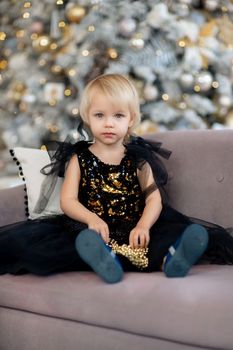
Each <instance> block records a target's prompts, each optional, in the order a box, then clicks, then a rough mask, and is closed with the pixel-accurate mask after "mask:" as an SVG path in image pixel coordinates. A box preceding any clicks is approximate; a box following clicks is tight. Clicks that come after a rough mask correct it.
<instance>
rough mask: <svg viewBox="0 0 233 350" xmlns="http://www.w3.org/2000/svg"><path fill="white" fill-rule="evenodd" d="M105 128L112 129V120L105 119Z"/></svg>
mask: <svg viewBox="0 0 233 350" xmlns="http://www.w3.org/2000/svg"><path fill="white" fill-rule="evenodd" d="M105 126H106V127H107V128H112V127H113V118H112V117H107V118H106V119H105Z"/></svg>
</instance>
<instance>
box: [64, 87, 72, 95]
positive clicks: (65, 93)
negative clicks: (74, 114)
mask: <svg viewBox="0 0 233 350" xmlns="http://www.w3.org/2000/svg"><path fill="white" fill-rule="evenodd" d="M71 94H72V92H71V89H69V88H68V89H65V91H64V95H65V96H67V97H68V96H71Z"/></svg>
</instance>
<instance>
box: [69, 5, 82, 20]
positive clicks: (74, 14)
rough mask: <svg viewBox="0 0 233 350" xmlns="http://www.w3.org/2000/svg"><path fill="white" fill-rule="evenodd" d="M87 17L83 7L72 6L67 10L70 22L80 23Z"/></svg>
mask: <svg viewBox="0 0 233 350" xmlns="http://www.w3.org/2000/svg"><path fill="white" fill-rule="evenodd" d="M85 15H86V9H85V8H84V7H83V6H79V5H72V6H70V7H68V8H67V11H66V17H67V19H68V20H69V22H72V23H80V22H81V21H82V19H83V18H84V17H85Z"/></svg>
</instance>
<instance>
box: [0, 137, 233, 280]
mask: <svg viewBox="0 0 233 350" xmlns="http://www.w3.org/2000/svg"><path fill="white" fill-rule="evenodd" d="M89 146H90V143H88V142H81V143H77V144H76V147H74V146H72V147H69V155H70V156H71V155H73V154H77V157H78V160H79V165H80V170H81V182H80V186H79V201H80V202H81V203H82V204H83V205H84V206H85V207H87V208H88V209H89V210H91V211H92V212H94V213H96V214H97V215H98V216H100V217H101V218H102V219H103V220H104V221H105V222H106V223H107V224H108V226H109V230H110V239H111V240H113V241H114V242H115V243H116V244H117V246H118V248H119V247H126V248H127V245H128V244H129V234H130V231H131V230H132V229H133V228H134V227H135V226H136V224H137V222H138V220H139V218H140V216H141V214H142V211H143V208H144V204H145V198H146V196H147V195H148V194H149V193H150V192H151V191H154V190H156V189H157V188H159V190H160V192H161V194H162V198H163V209H162V212H161V214H160V217H159V219H158V220H157V221H156V223H155V224H154V225H153V226H152V227H151V229H150V242H149V246H148V249H147V250H146V251H144V252H143V255H144V256H143V257H145V256H146V259H147V264H145V265H144V266H143V267H142V265H139V264H137V263H135V262H133V259H130V258H129V256H130V254H128V253H127V254H128V255H127V254H125V253H124V254H122V249H118V250H116V251H115V252H116V253H117V255H118V258H119V260H120V261H121V263H122V266H123V269H124V270H125V271H143V272H151V271H160V270H161V266H162V262H163V258H164V256H165V255H166V254H167V252H168V248H169V247H170V246H171V245H172V244H174V243H175V242H176V240H177V239H179V237H180V236H181V234H182V232H183V231H184V230H185V228H186V227H187V226H188V225H190V224H191V223H193V222H198V219H196V220H195V219H191V218H189V217H187V216H185V215H183V214H182V213H180V212H178V211H176V210H175V209H173V208H172V207H170V206H169V204H168V203H167V202H166V199H165V193H164V188H163V186H164V184H166V181H167V173H166V170H165V168H164V167H163V164H162V162H161V161H160V159H159V158H158V154H159V155H161V156H169V153H168V152H166V150H163V149H161V147H160V145H158V144H154V145H153V144H150V143H146V142H145V141H144V140H142V139H140V138H137V139H136V140H134V142H131V143H129V144H128V145H127V146H126V152H125V156H124V157H123V159H122V160H121V162H120V164H119V165H111V164H105V163H103V162H102V161H101V160H100V159H98V157H96V156H95V155H94V154H93V153H92V152H91V151H90V150H89ZM62 147H64V145H62ZM71 148H72V151H70V150H71ZM58 154H59V157H57V158H59V164H60V166H59V167H57V164H58V163H57V162H55V163H53V168H54V167H55V168H56V170H57V172H59V173H61V169H63V172H64V169H65V167H64V162H66V161H67V159H68V158H69V157H68V156H67V154H66V155H64V148H63V150H62V152H61V151H59V152H58ZM61 154H63V155H64V157H63V160H64V162H61V161H60V160H61ZM145 161H147V162H148V163H149V164H150V165H151V167H152V170H153V174H154V178H155V184H154V186H152V188H149V189H147V190H146V191H145V192H142V190H141V187H140V184H139V181H138V177H137V171H138V169H140V168H141V167H142V165H143V164H144V163H145ZM199 223H200V222H199ZM202 224H203V225H204V226H205V227H206V229H207V231H208V233H209V245H208V248H207V251H206V253H205V255H204V256H203V259H204V260H206V261H207V262H209V263H218V264H232V263H233V237H231V235H230V234H229V233H228V232H227V231H226V230H225V229H224V228H222V227H220V226H217V225H214V224H209V223H205V222H202ZM85 228H87V225H85V224H83V223H81V222H78V221H76V220H73V219H71V218H69V217H68V216H66V215H57V216H51V217H44V218H40V219H36V220H29V221H27V222H22V223H16V224H12V225H8V226H5V227H1V228H0V273H1V274H4V273H12V274H23V273H27V272H31V273H34V274H38V275H48V274H51V273H56V272H63V271H80V270H90V268H89V266H87V265H86V264H85V263H84V262H83V261H82V259H81V258H80V257H79V255H78V253H77V251H76V249H75V239H76V237H77V235H78V234H79V233H80V232H81V231H82V230H83V229H85ZM126 248H125V249H126ZM125 249H123V252H125ZM127 249H128V248H127ZM127 249H126V250H127ZM113 250H114V249H113ZM127 252H128V251H127ZM139 253H140V252H139ZM140 254H141V253H140Z"/></svg>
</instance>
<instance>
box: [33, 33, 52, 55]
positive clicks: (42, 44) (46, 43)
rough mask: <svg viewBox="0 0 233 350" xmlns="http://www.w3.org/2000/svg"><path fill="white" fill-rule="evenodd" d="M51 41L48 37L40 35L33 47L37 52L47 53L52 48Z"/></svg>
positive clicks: (34, 41)
mask: <svg viewBox="0 0 233 350" xmlns="http://www.w3.org/2000/svg"><path fill="white" fill-rule="evenodd" d="M50 44H51V40H50V38H49V36H48V35H40V36H38V37H37V38H36V39H35V40H33V41H32V46H33V48H34V49H35V51H37V52H43V51H47V50H48V49H49V48H50Z"/></svg>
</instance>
